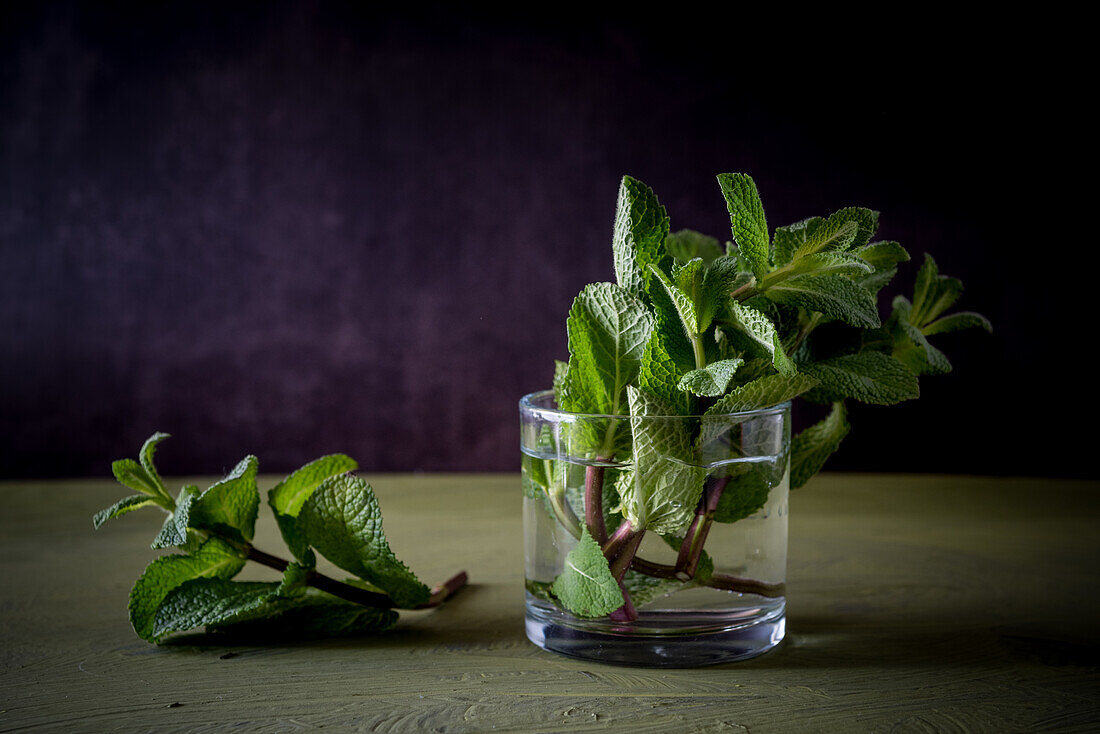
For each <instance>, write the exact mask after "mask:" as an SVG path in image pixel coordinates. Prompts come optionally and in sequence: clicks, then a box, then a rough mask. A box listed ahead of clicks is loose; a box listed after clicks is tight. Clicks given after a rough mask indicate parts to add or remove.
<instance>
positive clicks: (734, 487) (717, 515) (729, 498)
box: [714, 470, 773, 523]
mask: <svg viewBox="0 0 1100 734" xmlns="http://www.w3.org/2000/svg"><path fill="white" fill-rule="evenodd" d="M772 486H773V485H772V484H771V483H770V482H769V481H768V476H767V474H766V473H765V472H763V471H759V470H752V471H749V472H747V473H745V474H741V475H740V476H736V477H733V478H732V479H731V480H730V483H729V484H727V485H726V488H725V489H724V490H722V494H721V496H720V497H719V498H718V506H717V507H716V508H715V510H714V521H715V522H722V523H731V522H737V521H738V520H744V519H745V518H746V517H748V516H749V515H752V514H753V513H755V512H756V511H757V510H759V509H760V508H761V507H763V506H764V505H766V504H767V503H768V495H769V494H771V491H772Z"/></svg>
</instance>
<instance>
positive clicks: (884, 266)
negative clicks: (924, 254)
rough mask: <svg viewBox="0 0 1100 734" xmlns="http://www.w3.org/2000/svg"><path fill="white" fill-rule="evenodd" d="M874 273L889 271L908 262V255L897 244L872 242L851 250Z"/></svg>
mask: <svg viewBox="0 0 1100 734" xmlns="http://www.w3.org/2000/svg"><path fill="white" fill-rule="evenodd" d="M852 254H853V255H858V256H859V257H860V258H862V259H863V260H865V261H866V262H867V263H868V264H869V265H870V266H871V267H873V268H874V269H875V270H876V271H879V270H889V269H890V268H893V267H894V266H896V265H897V264H898V263H904V262H909V253H908V251H906V249H905V248H904V247H902V246H901V245H899V244H898V243H897V242H872V243H871V244H869V245H863V246H862V247H857V248H855V249H853V250H852Z"/></svg>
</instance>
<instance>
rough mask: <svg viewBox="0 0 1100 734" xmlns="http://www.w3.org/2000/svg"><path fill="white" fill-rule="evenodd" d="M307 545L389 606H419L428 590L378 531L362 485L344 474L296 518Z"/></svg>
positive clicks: (378, 517) (376, 513) (374, 506)
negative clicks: (370, 588) (375, 591)
mask: <svg viewBox="0 0 1100 734" xmlns="http://www.w3.org/2000/svg"><path fill="white" fill-rule="evenodd" d="M298 521H299V527H300V528H301V529H302V531H303V532H304V534H305V536H306V539H307V540H308V541H309V544H310V545H311V546H313V547H314V548H316V549H317V551H318V552H320V553H321V555H323V556H324V557H325V558H327V559H329V560H330V561H332V562H333V563H334V564H336V565H337V566H339V567H340V568H342V569H344V570H345V571H347V572H349V573H353V574H355V575H356V576H358V577H359V578H361V579H363V580H365V581H368V582H370V583H372V584H374V585H375V586H377V587H378V588H380V589H383V590H384V591H385V592H386V593H387V594H389V595H390V598H391V599H393V601H394V604H395V605H396V606H399V607H405V608H412V607H416V606H419V605H420V604H424V603H426V602H427V601H428V597H429V595H430V592H429V589H428V587H427V586H425V585H424V584H423V583H421V582H420V580H419V579H418V578H417V577H416V576H415V575H414V574H413V572H412V571H410V570H409V569H408V567H407V566H406V565H405V564H404V563H402V562H401V561H399V560H397V557H396V556H395V555H394V554H393V551H392V550H390V546H389V543H388V542H387V541H386V535H385V533H384V532H383V531H382V510H381V508H380V507H379V506H378V500H377V499H375V496H374V490H373V489H372V488H371V486H370V485H369V484H368V483H367V482H366V481H365V480H363V479H361V478H359V477H355V476H352V475H350V474H343V475H340V476H336V477H332V478H330V479H326V480H325V481H324V482H323V483H322V484H321V486H320V487H319V488H318V489H317V490H316V491H315V492H314V493H313V494H312V495H311V496H310V498H309V499H308V500H306V502H305V504H304V505H303V506H302V509H301V512H300V513H299V514H298Z"/></svg>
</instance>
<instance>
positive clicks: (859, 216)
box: [826, 206, 879, 248]
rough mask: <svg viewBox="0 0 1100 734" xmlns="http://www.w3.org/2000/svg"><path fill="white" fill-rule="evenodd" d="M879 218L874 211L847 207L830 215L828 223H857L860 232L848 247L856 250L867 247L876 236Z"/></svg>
mask: <svg viewBox="0 0 1100 734" xmlns="http://www.w3.org/2000/svg"><path fill="white" fill-rule="evenodd" d="M878 216H879V213H878V212H877V211H875V210H874V209H867V208H866V207H862V206H847V207H844V208H843V209H841V210H840V211H837V212H834V213H833V214H830V215H829V218H828V219H827V220H826V221H844V222H855V223H856V225H857V226H858V230H857V232H856V236H855V239H853V240H852V242H851V244H849V245H848V247H851V248H855V247H862V246H863V245H866V244H867V243H868V242H870V241H871V238H872V237H874V236H875V232H877V231H878Z"/></svg>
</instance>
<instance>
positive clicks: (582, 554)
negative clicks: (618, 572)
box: [550, 528, 624, 619]
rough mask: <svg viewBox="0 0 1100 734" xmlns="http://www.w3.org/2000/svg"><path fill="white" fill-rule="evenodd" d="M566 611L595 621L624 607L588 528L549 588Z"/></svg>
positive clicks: (605, 562)
mask: <svg viewBox="0 0 1100 734" xmlns="http://www.w3.org/2000/svg"><path fill="white" fill-rule="evenodd" d="M550 590H551V591H552V592H553V594H554V596H556V597H557V598H558V599H559V600H560V601H561V603H562V606H564V607H565V608H566V609H568V610H569V611H570V612H572V613H573V614H574V615H576V616H578V617H583V618H586V619H598V618H599V617H605V616H607V615H608V614H611V612H613V611H615V610H616V609H618V608H619V607H621V606H622V605H623V601H624V599H623V592H622V590H621V589H619V584H618V582H616V581H615V577H614V576H612V575H611V568H610V567H609V566H608V564H607V559H606V558H604V555H603V551H602V550H601V549H600V545H599V543H597V542H596V541H595V540H594V539H593V538H592V536H591V535H589V534H588V528H585V529H584V530H582V531H581V538H580V540H579V541H577V545H576V547H575V548H573V550H571V551H569V554H568V555H566V557H565V566H564V568H563V569H562V572H561V574H559V575H558V577H557V578H556V579H554V584H553V586H551V587H550Z"/></svg>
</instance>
